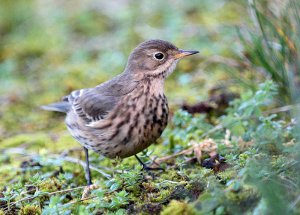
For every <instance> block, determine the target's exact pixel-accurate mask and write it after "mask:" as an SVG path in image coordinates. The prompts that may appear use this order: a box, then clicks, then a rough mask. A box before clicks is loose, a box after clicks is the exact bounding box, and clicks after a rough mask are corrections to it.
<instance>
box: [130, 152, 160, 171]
mask: <svg viewBox="0 0 300 215" xmlns="http://www.w3.org/2000/svg"><path fill="white" fill-rule="evenodd" d="M134 156H135V158H136V159H137V160H138V162H139V163H140V164H141V166H142V167H143V170H145V171H152V170H154V171H155V170H163V171H164V169H163V168H160V167H157V168H153V167H149V166H147V165H146V164H144V163H143V161H142V160H141V159H140V158H139V157H138V156H137V155H134Z"/></svg>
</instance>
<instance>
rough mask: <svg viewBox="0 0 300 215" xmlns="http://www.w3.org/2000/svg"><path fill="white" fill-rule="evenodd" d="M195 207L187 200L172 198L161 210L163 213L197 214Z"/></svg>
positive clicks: (176, 214) (163, 214)
mask: <svg viewBox="0 0 300 215" xmlns="http://www.w3.org/2000/svg"><path fill="white" fill-rule="evenodd" d="M196 214H197V213H196V211H195V209H194V208H193V207H192V206H191V205H189V204H188V203H186V202H180V201H177V200H172V201H171V202H170V203H169V204H168V205H167V206H166V207H165V208H164V209H163V211H162V212H161V215H196Z"/></svg>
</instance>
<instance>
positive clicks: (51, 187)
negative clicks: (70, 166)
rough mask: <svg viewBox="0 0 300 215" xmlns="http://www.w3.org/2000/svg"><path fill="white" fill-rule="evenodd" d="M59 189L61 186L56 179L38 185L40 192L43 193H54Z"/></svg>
mask: <svg viewBox="0 0 300 215" xmlns="http://www.w3.org/2000/svg"><path fill="white" fill-rule="evenodd" d="M61 187H62V184H61V183H60V182H59V181H58V180H57V179H56V178H50V179H47V180H46V181H43V182H42V183H41V184H40V185H39V188H40V190H41V191H44V192H55V191H58V190H60V189H61Z"/></svg>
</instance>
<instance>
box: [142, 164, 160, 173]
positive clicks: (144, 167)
mask: <svg viewBox="0 0 300 215" xmlns="http://www.w3.org/2000/svg"><path fill="white" fill-rule="evenodd" d="M142 170H145V171H146V172H149V171H159V170H161V171H165V169H163V168H161V167H149V166H147V165H145V164H144V165H143V168H142Z"/></svg>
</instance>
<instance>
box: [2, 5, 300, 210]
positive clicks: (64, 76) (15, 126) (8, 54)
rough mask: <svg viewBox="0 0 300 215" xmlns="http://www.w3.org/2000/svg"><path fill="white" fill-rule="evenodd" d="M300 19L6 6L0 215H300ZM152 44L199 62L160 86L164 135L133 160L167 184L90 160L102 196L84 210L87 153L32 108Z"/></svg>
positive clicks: (239, 10)
mask: <svg viewBox="0 0 300 215" xmlns="http://www.w3.org/2000/svg"><path fill="white" fill-rule="evenodd" d="M299 11H300V5H299V2H298V1H296V0H286V1H280V2H279V3H278V2H277V3H274V1H267V0H263V1H255V2H253V1H251V0H249V2H248V3H247V2H241V1H238V0H230V1H226V0H219V1H210V0H201V1H196V0H195V1H182V0H176V1H158V0H157V1H146V0H141V1H129V2H128V1H119V2H118V3H116V2H115V1H111V2H105V3H104V2H102V3H99V2H92V1H91V2H84V3H83V2H81V1H72V2H69V1H35V0H29V1H25V0H20V1H8V0H0V38H1V39H0V84H1V88H0V102H1V106H0V118H1V120H0V152H1V153H0V164H1V165H0V214H22V215H25V214H26V215H27V214H43V215H47V214H51V215H53V214H101V213H103V214H165V215H167V214H218V215H221V214H299V213H300V197H299V193H300V177H299V172H300V164H299V162H300V144H299V138H300V137H299V133H300V132H299V131H300V126H299V124H298V123H297V121H299V118H300V112H299V96H298V95H299V91H300V86H299V80H300V79H299V78H300V73H299V71H300V70H299V68H300V40H299V34H300V18H299V16H300V15H299V14H300V12H299ZM150 38H160V39H165V40H169V41H172V42H173V43H174V44H176V45H178V46H179V47H182V48H187V49H188V48H190V49H198V50H200V51H201V55H200V56H198V57H197V56H195V57H193V58H190V59H186V60H184V61H182V62H180V63H179V65H178V67H177V70H176V71H175V73H174V74H172V76H171V77H170V78H169V79H168V80H167V83H166V94H167V97H168V99H169V104H170V109H171V115H172V117H171V119H170V122H169V125H168V127H167V129H166V130H165V131H164V133H163V135H162V137H161V138H160V140H159V141H158V143H156V144H153V145H152V146H151V147H149V148H148V149H147V150H145V151H144V152H142V153H140V154H139V156H140V157H141V159H142V160H143V161H145V162H148V163H149V164H151V163H152V161H153V166H157V165H159V166H161V167H163V168H164V169H165V171H164V172H154V173H152V174H150V173H146V172H142V171H140V169H141V167H140V166H139V164H138V163H137V161H136V160H135V159H134V158H133V157H131V158H127V159H124V160H118V159H117V160H109V159H106V158H104V157H102V156H100V155H98V154H96V153H91V158H90V159H91V166H92V176H93V179H94V183H95V185H96V187H95V189H94V190H92V191H91V193H90V194H89V195H85V196H83V198H82V194H83V190H84V188H85V183H86V181H85V176H84V170H83V168H82V166H81V164H84V162H83V161H84V153H83V151H82V150H81V148H80V145H79V144H78V143H76V141H75V140H73V139H72V137H71V136H70V135H69V133H68V132H67V130H66V128H65V126H64V122H63V119H64V116H63V115H61V114H59V113H50V112H44V111H42V110H40V109H39V106H40V105H43V104H47V103H51V102H54V101H57V100H59V98H61V97H62V96H64V95H66V94H68V93H69V92H70V91H72V90H74V89H78V88H84V87H92V86H95V85H97V84H99V83H101V82H103V81H105V80H107V79H109V78H111V77H113V76H114V75H116V74H118V73H120V72H121V71H122V69H123V67H124V65H125V63H126V60H127V59H126V58H127V56H128V54H129V52H130V51H131V49H132V48H133V47H135V46H136V45H137V44H138V43H139V42H141V41H143V40H146V39H150ZM228 95H233V96H228ZM222 96H223V97H225V99H223V100H222V101H221V102H220V101H219V100H218V99H216V98H222ZM228 101H230V104H228ZM184 103H185V104H188V105H187V106H188V107H194V108H183V109H186V110H188V111H189V112H190V113H189V112H187V111H184V110H183V109H181V107H183V105H182V104H184ZM191 104H192V105H191ZM194 104H195V105H194ZM204 106H205V107H207V106H209V107H210V108H211V109H212V111H211V110H208V109H207V108H206V109H205V108H203V107H204ZM195 107H197V108H195ZM191 110H193V111H191ZM195 110H196V111H195ZM151 160H152V161H151Z"/></svg>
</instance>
